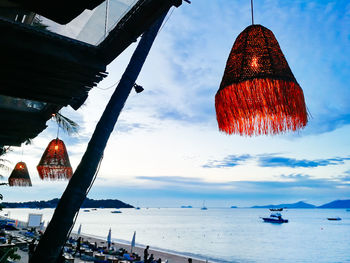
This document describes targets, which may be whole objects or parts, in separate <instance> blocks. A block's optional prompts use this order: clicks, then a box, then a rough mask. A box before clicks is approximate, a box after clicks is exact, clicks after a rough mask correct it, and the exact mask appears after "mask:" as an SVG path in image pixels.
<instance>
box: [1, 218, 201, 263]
mask: <svg viewBox="0 0 350 263" xmlns="http://www.w3.org/2000/svg"><path fill="white" fill-rule="evenodd" d="M0 218H2V219H9V220H14V221H15V224H16V225H17V226H18V228H19V231H13V232H12V231H11V232H12V233H11V232H8V235H13V234H15V235H19V236H20V235H21V232H23V231H22V230H23V229H25V226H26V222H24V221H21V220H18V219H17V218H7V217H3V216H0ZM42 230H43V231H45V228H44V229H42ZM79 236H80V237H81V238H82V242H84V241H88V242H89V243H95V242H96V244H97V246H99V247H106V246H107V242H106V240H103V239H100V238H97V237H93V236H90V235H86V234H81V235H79ZM79 236H78V235H77V234H74V233H73V234H71V235H70V237H72V238H73V239H75V240H76V239H77V238H78V237H79ZM23 238H26V237H25V236H24V235H23ZM28 243H29V241H28ZM111 246H112V247H114V248H116V250H118V249H120V248H124V249H126V250H127V251H128V252H130V250H131V246H130V245H127V244H123V243H119V242H112V244H111ZM144 249H145V247H140V246H135V247H134V248H133V251H132V252H133V253H136V254H138V255H139V256H140V257H141V260H143V253H144ZM17 253H18V254H19V255H20V256H21V259H20V260H19V261H17V262H19V263H27V262H28V252H27V251H23V250H21V249H18V250H17ZM83 254H84V253H83ZM96 254H97V252H94V255H96ZM148 254H149V255H151V254H153V257H154V259H155V260H157V259H159V258H160V259H162V262H169V263H186V262H188V258H189V257H187V256H184V255H179V254H173V253H169V252H165V251H160V250H157V249H152V248H151V247H150V248H149V250H148ZM77 256H78V255H77ZM107 258H108V256H106V259H107ZM191 258H192V257H191ZM70 262H71V261H70ZM74 262H76V263H82V262H92V261H91V260H89V261H87V260H83V259H81V258H80V257H75V258H74ZM125 262H128V261H125ZM192 262H193V263H203V262H205V261H203V260H200V259H196V258H192Z"/></svg>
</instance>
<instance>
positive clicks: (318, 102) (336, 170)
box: [2, 0, 350, 207]
mask: <svg viewBox="0 0 350 263" xmlns="http://www.w3.org/2000/svg"><path fill="white" fill-rule="evenodd" d="M254 11H255V12H254V13H255V17H254V18H255V23H257V24H262V25H264V26H265V27H267V28H269V29H270V30H272V31H273V33H274V34H275V36H276V38H277V40H278V42H279V44H280V46H281V49H282V51H283V53H284V55H285V57H286V59H287V61H288V63H289V66H290V67H291V69H292V71H293V73H294V75H295V77H296V79H297V81H298V82H299V84H300V86H301V87H302V89H303V91H304V95H305V100H306V104H307V107H308V110H309V112H310V113H311V118H310V121H309V123H308V125H307V127H306V128H305V129H303V130H302V131H299V132H296V133H287V134H282V135H278V136H260V137H241V136H238V135H232V136H228V135H226V134H223V133H221V132H219V131H218V128H217V123H216V117H215V108H214V97H215V94H216V91H217V89H218V87H219V84H220V81H221V78H222V74H223V71H224V67H225V63H226V60H227V57H228V54H229V52H230V50H231V47H232V45H233V42H234V40H235V39H236V37H237V36H238V34H239V33H240V32H241V31H243V30H244V28H245V27H247V26H249V25H250V23H251V18H250V1H248V0H245V1H241V0H234V1H233V0H217V1H212V0H193V1H192V4H190V5H189V4H186V3H184V4H183V5H182V6H181V7H180V8H177V9H174V10H173V11H172V13H171V16H170V17H169V19H168V20H167V23H166V24H165V26H164V27H163V28H162V30H161V32H160V33H159V34H158V36H157V39H156V42H155V43H154V46H153V48H152V50H151V52H150V54H149V57H148V59H147V61H146V64H145V66H144V68H143V70H142V72H141V74H140V76H139V78H138V80H137V83H138V84H139V85H142V86H143V87H144V88H145V91H144V92H143V93H141V94H136V93H134V92H133V93H132V94H131V95H130V97H129V99H128V101H127V103H126V106H125V108H124V110H123V112H122V114H121V116H120V119H119V122H118V123H117V125H116V128H115V131H114V132H113V134H112V136H111V138H110V140H109V143H108V146H107V148H106V150H105V154H104V160H103V163H102V166H101V169H100V172H99V175H98V178H97V180H96V182H95V184H94V187H93V188H92V190H91V192H90V194H89V197H91V198H118V199H120V200H123V201H125V202H128V203H131V204H134V205H136V204H138V205H140V206H150V207H151V206H179V205H193V206H200V205H201V204H202V202H203V200H205V201H206V204H207V206H231V205H238V206H250V205H261V204H267V203H275V204H277V203H286V202H296V201H299V200H303V201H307V202H310V203H313V204H316V205H318V204H323V203H326V202H329V201H332V200H335V199H350V194H349V193H350V191H349V190H350V151H349V149H350V138H349V134H350V103H349V101H350V89H349V77H350V70H349V69H350V60H349V57H350V3H349V1H346V0H341V1H320V0H319V1H306V0H298V1H294V0H279V1H277V0H261V1H255V3H254ZM135 46H136V44H133V45H132V46H130V47H129V48H128V49H127V50H126V51H125V52H124V53H123V54H122V55H121V56H119V57H118V58H117V59H116V60H115V61H113V62H112V63H111V64H110V65H109V66H108V72H109V76H108V78H106V79H105V80H104V81H103V82H101V83H100V84H99V88H95V89H93V90H92V91H91V92H90V95H89V98H88V100H87V102H86V105H85V106H83V107H82V108H81V109H79V110H78V111H76V112H75V111H74V110H72V109H70V108H66V109H64V110H63V112H62V113H63V114H65V115H67V116H69V117H70V118H72V119H74V120H75V121H76V122H78V123H79V124H80V126H81V129H80V132H79V134H78V135H77V136H73V137H68V136H67V135H64V134H62V133H61V134H62V136H61V138H62V139H63V140H64V141H65V142H66V145H67V148H68V151H69V154H70V159H71V163H72V166H73V168H75V167H76V166H77V165H78V163H79V161H80V158H81V156H82V153H83V152H84V150H85V148H86V145H87V142H88V140H89V138H90V136H91V134H92V131H93V129H94V126H95V125H96V122H97V121H98V119H99V117H100V116H101V114H102V111H103V109H104V107H105V105H106V103H107V101H108V99H109V97H110V95H111V93H112V92H113V89H107V90H104V89H105V88H107V87H109V86H111V85H113V84H114V83H117V82H118V80H119V79H120V77H121V74H122V72H123V70H124V69H125V66H126V64H127V62H128V60H129V58H130V56H131V54H132V52H133V50H134V48H135ZM48 124H49V128H48V129H47V130H45V131H44V132H43V133H42V134H41V135H39V136H38V137H37V138H36V139H35V140H34V141H33V144H32V145H29V146H24V147H23V150H24V154H23V158H22V159H23V160H24V161H26V162H27V164H28V167H29V170H30V174H31V177H32V181H33V185H34V186H33V187H32V188H26V189H21V188H11V189H10V188H8V187H3V189H2V193H3V195H4V198H5V199H4V200H5V201H24V200H43V199H50V198H55V197H60V196H61V194H62V192H63V190H64V188H65V186H66V184H67V182H50V181H40V180H39V177H38V174H37V172H36V169H35V167H36V165H37V163H38V162H39V159H40V157H41V154H42V153H43V151H44V148H45V147H46V145H47V144H48V143H49V141H50V140H51V139H53V138H54V137H55V133H56V126H55V123H54V122H52V121H49V122H48ZM8 158H9V159H10V160H11V161H12V166H14V165H15V163H16V162H17V161H19V159H21V149H20V148H14V151H13V152H12V153H10V154H9V155H8ZM11 168H12V167H11Z"/></svg>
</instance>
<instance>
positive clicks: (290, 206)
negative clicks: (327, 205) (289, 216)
mask: <svg viewBox="0 0 350 263" xmlns="http://www.w3.org/2000/svg"><path fill="white" fill-rule="evenodd" d="M281 207H282V208H315V207H316V206H314V205H312V204H308V203H305V202H303V201H299V202H297V203H293V204H279V205H264V206H252V208H281Z"/></svg>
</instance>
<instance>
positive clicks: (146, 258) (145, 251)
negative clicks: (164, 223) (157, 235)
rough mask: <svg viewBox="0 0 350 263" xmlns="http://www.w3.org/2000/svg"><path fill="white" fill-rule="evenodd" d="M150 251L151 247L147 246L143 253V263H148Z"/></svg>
mask: <svg viewBox="0 0 350 263" xmlns="http://www.w3.org/2000/svg"><path fill="white" fill-rule="evenodd" d="M148 249H149V246H147V247H146V248H145V250H144V251H143V262H145V263H147V262H148V261H147V260H148Z"/></svg>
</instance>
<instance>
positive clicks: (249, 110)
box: [215, 25, 308, 136]
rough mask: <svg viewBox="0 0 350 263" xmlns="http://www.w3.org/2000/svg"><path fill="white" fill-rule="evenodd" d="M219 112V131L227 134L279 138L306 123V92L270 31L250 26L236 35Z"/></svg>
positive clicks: (218, 98)
mask: <svg viewBox="0 0 350 263" xmlns="http://www.w3.org/2000/svg"><path fill="white" fill-rule="evenodd" d="M215 108H216V117H217V121H218V125H219V129H220V130H221V131H224V132H226V133H228V134H232V133H235V134H240V135H248V136H252V135H260V134H277V133H281V132H285V131H289V130H292V131H295V130H297V129H300V128H303V127H304V126H305V125H306V124H307V121H308V116H307V111H306V106H305V101H304V94H303V91H302V89H301V87H300V86H299V84H298V83H297V81H296V79H295V77H294V75H293V73H292V71H291V70H290V68H289V66H288V63H287V61H286V59H285V57H284V55H283V53H282V51H281V49H280V46H279V44H278V42H277V40H276V38H275V36H274V35H273V33H272V32H271V31H270V30H269V29H267V28H266V27H263V26H261V25H251V26H248V27H247V28H246V29H245V30H244V31H243V32H242V33H241V34H239V36H238V37H237V39H236V41H235V43H234V45H233V47H232V50H231V53H230V55H229V58H228V60H227V63H226V68H225V72H224V76H223V78H222V81H221V84H220V88H219V90H218V92H217V93H216V96H215Z"/></svg>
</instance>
